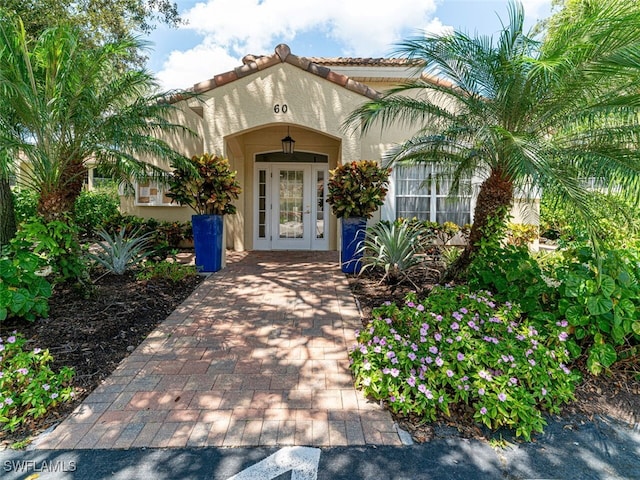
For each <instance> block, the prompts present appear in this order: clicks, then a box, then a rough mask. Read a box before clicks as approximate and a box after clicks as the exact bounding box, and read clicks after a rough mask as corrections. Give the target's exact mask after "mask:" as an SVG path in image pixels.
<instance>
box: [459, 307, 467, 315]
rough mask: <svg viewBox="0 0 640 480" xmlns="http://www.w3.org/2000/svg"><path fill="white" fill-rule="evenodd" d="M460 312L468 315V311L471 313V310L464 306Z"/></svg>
mask: <svg viewBox="0 0 640 480" xmlns="http://www.w3.org/2000/svg"><path fill="white" fill-rule="evenodd" d="M460 312H462V313H463V314H465V315H466V314H467V313H469V310H467V309H466V308H464V307H462V308H461V309H460Z"/></svg>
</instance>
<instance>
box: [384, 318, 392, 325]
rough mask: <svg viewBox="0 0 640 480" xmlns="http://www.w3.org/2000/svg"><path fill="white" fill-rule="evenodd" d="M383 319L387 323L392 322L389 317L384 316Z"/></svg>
mask: <svg viewBox="0 0 640 480" xmlns="http://www.w3.org/2000/svg"><path fill="white" fill-rule="evenodd" d="M384 321H385V322H386V324H387V325H391V323H393V321H392V320H391V319H390V318H385V319H384Z"/></svg>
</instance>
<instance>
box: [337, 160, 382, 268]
mask: <svg viewBox="0 0 640 480" xmlns="http://www.w3.org/2000/svg"><path fill="white" fill-rule="evenodd" d="M330 174H331V176H330V178H329V184H328V190H329V195H328V196H327V202H328V203H329V205H331V209H332V211H333V213H334V214H335V215H336V216H337V217H338V218H341V219H342V245H341V247H342V248H341V254H340V263H341V268H342V271H343V272H344V273H358V272H359V271H360V268H361V262H360V258H361V257H362V252H361V249H360V246H361V245H362V243H363V242H364V236H365V230H366V227H367V219H368V218H371V217H372V216H373V213H374V212H375V211H376V210H377V209H378V207H380V206H381V205H382V204H383V203H384V199H385V197H386V195H387V190H388V186H389V175H390V174H391V169H390V168H384V167H382V166H381V165H379V164H378V163H377V162H375V161H373V160H359V161H353V162H350V163H345V164H343V165H340V166H338V167H337V168H335V169H334V170H331V172H330Z"/></svg>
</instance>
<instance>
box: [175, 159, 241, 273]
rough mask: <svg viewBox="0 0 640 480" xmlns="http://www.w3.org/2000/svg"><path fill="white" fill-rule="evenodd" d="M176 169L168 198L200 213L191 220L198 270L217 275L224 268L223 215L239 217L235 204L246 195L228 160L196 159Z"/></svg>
mask: <svg viewBox="0 0 640 480" xmlns="http://www.w3.org/2000/svg"><path fill="white" fill-rule="evenodd" d="M174 169H175V170H174V172H173V175H172V176H171V178H170V179H169V181H168V184H169V188H170V192H169V193H167V196H168V197H169V198H171V199H172V200H174V201H175V202H177V203H179V204H180V205H188V206H189V207H191V208H192V209H193V210H194V211H195V212H196V215H193V216H192V217H191V222H192V226H193V238H194V247H195V251H196V266H197V267H198V268H199V269H200V271H202V272H216V271H218V270H220V268H222V255H223V253H224V252H223V248H222V244H223V242H222V240H223V227H224V220H223V215H231V214H234V213H236V207H235V205H233V203H232V202H233V201H234V200H237V199H238V196H239V195H240V193H241V191H242V190H241V188H240V184H239V183H238V181H237V180H236V175H237V172H235V171H232V170H231V166H230V165H229V161H228V160H227V159H224V158H221V157H218V156H217V155H212V154H209V153H204V154H203V155H199V156H194V157H192V158H191V161H190V163H189V164H187V165H179V166H175V165H174Z"/></svg>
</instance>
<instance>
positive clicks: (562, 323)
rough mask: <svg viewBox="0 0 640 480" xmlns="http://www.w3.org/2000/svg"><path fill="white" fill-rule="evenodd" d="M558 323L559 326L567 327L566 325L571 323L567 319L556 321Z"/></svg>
mask: <svg viewBox="0 0 640 480" xmlns="http://www.w3.org/2000/svg"><path fill="white" fill-rule="evenodd" d="M556 325H557V326H559V327H562V328H564V327H566V326H567V325H569V324H568V323H567V321H566V320H562V321H560V322H556Z"/></svg>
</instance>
